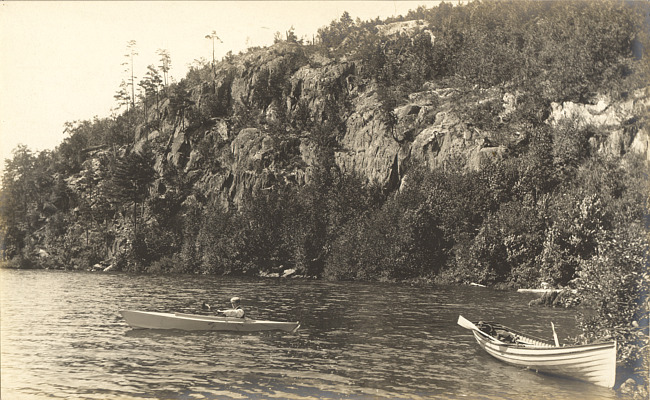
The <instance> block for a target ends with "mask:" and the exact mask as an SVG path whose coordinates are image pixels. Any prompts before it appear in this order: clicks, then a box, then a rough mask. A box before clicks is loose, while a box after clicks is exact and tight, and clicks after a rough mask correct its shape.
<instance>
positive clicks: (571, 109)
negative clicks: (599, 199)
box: [548, 89, 650, 161]
mask: <svg viewBox="0 0 650 400" xmlns="http://www.w3.org/2000/svg"><path fill="white" fill-rule="evenodd" d="M649 107H650V93H649V92H648V89H643V90H637V91H635V92H634V93H632V94H631V95H630V96H629V98H628V99H624V100H620V101H613V100H612V99H610V98H609V97H607V96H600V97H598V98H597V99H596V100H595V101H594V102H593V104H580V103H574V102H564V103H562V104H560V103H553V104H552V112H551V115H550V117H549V119H548V123H549V124H551V125H557V124H558V123H561V122H562V121H564V120H567V119H570V120H572V121H574V122H576V123H577V125H578V127H586V126H591V127H593V128H596V129H599V130H603V131H605V132H607V135H606V137H605V138H604V140H601V141H594V142H593V143H592V145H593V146H594V147H596V148H597V149H598V150H599V151H601V152H603V153H605V154H611V155H615V156H620V155H623V154H625V153H628V152H632V153H637V154H641V155H643V156H644V158H645V159H646V160H648V161H650V132H648V128H647V127H646V126H644V125H641V124H639V123H638V122H639V121H638V118H639V116H644V115H648V111H649Z"/></svg>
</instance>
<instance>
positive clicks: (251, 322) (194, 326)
mask: <svg viewBox="0 0 650 400" xmlns="http://www.w3.org/2000/svg"><path fill="white" fill-rule="evenodd" d="M120 314H122V317H124V319H125V320H126V323H127V324H129V325H130V326H131V327H132V328H134V329H179V330H185V331H234V332H257V331H274V330H279V331H285V332H294V331H296V330H297V329H298V328H299V327H300V323H299V322H281V321H263V320H255V319H249V318H232V317H215V316H211V315H194V314H182V313H176V314H172V313H163V312H150V311H129V310H123V311H120Z"/></svg>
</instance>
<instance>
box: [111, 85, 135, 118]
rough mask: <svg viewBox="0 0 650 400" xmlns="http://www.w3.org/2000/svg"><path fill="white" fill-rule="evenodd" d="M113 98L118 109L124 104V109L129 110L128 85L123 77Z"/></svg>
mask: <svg viewBox="0 0 650 400" xmlns="http://www.w3.org/2000/svg"><path fill="white" fill-rule="evenodd" d="M113 98H114V99H115V100H116V101H117V103H118V109H119V108H122V107H123V106H126V111H129V105H130V104H131V96H130V95H129V85H128V83H126V81H125V80H124V79H122V82H121V83H120V88H119V89H118V90H117V92H116V93H115V95H114V96H113Z"/></svg>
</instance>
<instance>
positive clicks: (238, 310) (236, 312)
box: [203, 297, 246, 318]
mask: <svg viewBox="0 0 650 400" xmlns="http://www.w3.org/2000/svg"><path fill="white" fill-rule="evenodd" d="M230 304H231V305H232V308H231V309H228V310H215V311H214V312H215V314H217V315H223V316H225V317H234V318H244V315H246V312H245V311H244V309H243V308H242V307H241V300H240V299H239V297H233V298H232V299H230ZM203 309H204V310H212V307H211V306H210V305H209V304H206V303H205V302H203Z"/></svg>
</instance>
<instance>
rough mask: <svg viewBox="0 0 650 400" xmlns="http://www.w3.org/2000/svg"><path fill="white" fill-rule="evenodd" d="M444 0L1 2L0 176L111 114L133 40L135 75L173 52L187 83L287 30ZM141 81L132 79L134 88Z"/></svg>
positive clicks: (178, 75)
mask: <svg viewBox="0 0 650 400" xmlns="http://www.w3.org/2000/svg"><path fill="white" fill-rule="evenodd" d="M438 3H439V2H438V1H388V0H385V1H236V2H230V1H197V2H193V1H142V2H136V1H115V2H112V1H67V2H66V1H2V0H0V57H1V58H0V59H1V60H2V61H0V162H1V164H0V172H1V171H2V170H3V169H4V160H5V159H7V158H11V157H12V153H11V152H12V150H13V149H15V148H16V146H18V145H19V144H24V145H26V146H27V147H29V148H30V149H31V150H32V151H34V152H36V151H42V150H52V149H54V148H55V147H56V146H57V145H58V144H60V143H61V141H62V140H63V139H64V138H65V134H64V132H63V130H64V124H65V123H66V122H73V121H78V120H89V119H92V118H93V117H94V116H97V117H99V118H103V117H107V116H110V115H111V113H112V112H113V109H114V108H115V106H116V101H115V99H114V98H113V96H114V95H115V93H116V92H117V90H118V88H119V85H120V82H121V81H122V79H124V78H125V74H124V71H123V70H124V67H123V66H122V65H121V64H122V63H123V62H124V61H125V60H126V59H125V57H124V55H125V54H126V53H127V50H126V45H127V42H128V41H129V40H135V41H136V50H137V52H138V56H136V57H135V60H134V66H135V75H136V77H139V78H141V77H143V76H144V72H145V71H146V67H147V65H150V64H153V65H156V66H157V65H160V63H159V56H158V55H157V54H156V52H157V50H158V49H166V50H167V51H168V52H169V54H170V56H171V62H172V64H171V70H170V72H169V75H170V76H171V77H173V78H174V79H175V80H177V81H178V80H180V79H182V78H184V77H185V74H186V73H187V70H188V65H190V64H191V63H192V62H193V61H194V60H197V59H200V58H205V59H208V60H211V58H212V42H211V40H210V39H206V38H205V36H206V35H207V34H209V33H210V32H212V31H213V30H214V31H216V33H217V35H218V36H219V37H220V38H221V40H222V41H223V43H216V44H215V56H216V59H217V60H219V59H221V57H222V56H223V55H225V54H226V53H227V52H228V51H232V52H233V53H234V54H237V53H239V52H240V51H245V49H246V48H248V47H251V46H268V45H271V44H272V43H273V38H274V35H275V33H276V32H285V31H287V30H289V29H290V28H291V27H293V28H294V29H295V33H296V35H297V36H298V37H308V38H309V39H311V38H312V35H316V33H317V31H318V28H320V27H322V26H325V25H328V24H329V23H330V22H331V21H332V20H334V19H338V18H340V16H341V14H342V13H343V12H344V11H347V12H349V13H350V15H351V16H352V18H353V19H356V18H357V17H358V18H360V19H361V20H364V21H365V20H369V19H374V18H376V17H380V18H381V19H384V18H387V17H390V16H398V15H406V13H407V12H408V11H409V10H411V9H416V8H417V7H418V6H419V5H424V6H427V7H433V6H435V5H437V4H438ZM137 81H138V80H137V79H136V82H137Z"/></svg>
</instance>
